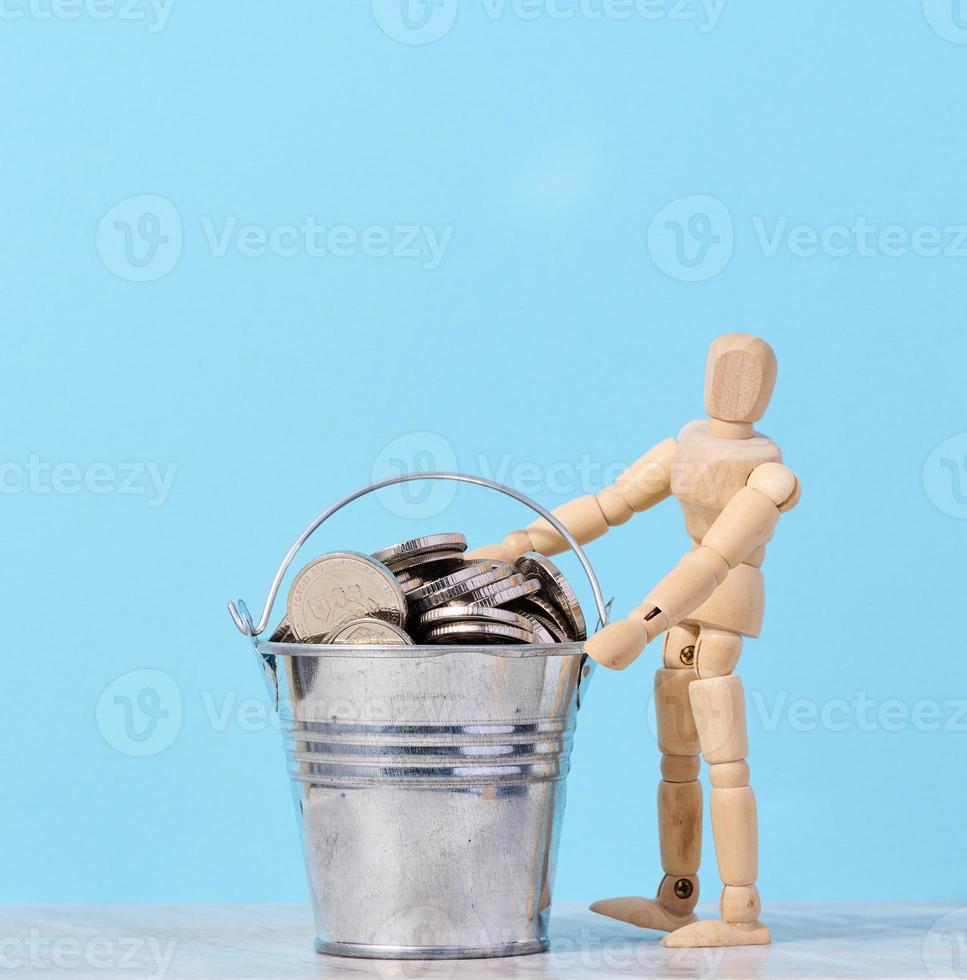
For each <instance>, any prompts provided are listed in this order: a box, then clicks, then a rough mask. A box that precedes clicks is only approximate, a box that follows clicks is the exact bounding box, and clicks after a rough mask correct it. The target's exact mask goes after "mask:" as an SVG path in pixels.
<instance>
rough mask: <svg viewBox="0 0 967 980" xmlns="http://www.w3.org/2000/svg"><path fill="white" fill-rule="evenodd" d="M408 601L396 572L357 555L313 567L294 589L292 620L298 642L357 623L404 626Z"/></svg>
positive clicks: (332, 557)
mask: <svg viewBox="0 0 967 980" xmlns="http://www.w3.org/2000/svg"><path fill="white" fill-rule="evenodd" d="M406 612H407V610H406V597H405V595H404V594H403V590H402V589H401V588H400V585H399V583H398V582H397V581H396V579H395V578H394V577H393V574H392V572H390V570H389V569H388V568H387V567H386V566H385V565H383V564H381V563H380V562H378V561H374V560H373V559H372V558H370V557H368V556H367V555H361V554H358V553H357V552H355V551H337V552H333V553H332V554H329V555H323V556H322V557H321V558H317V559H316V560H315V561H313V562H310V563H309V564H308V565H306V567H305V568H303V569H302V571H301V572H299V574H298V575H297V576H296V578H295V581H294V582H293V583H292V588H291V589H289V600H288V620H289V623H290V624H291V626H292V630H293V632H294V633H295V635H296V637H298V639H300V640H303V641H305V642H309V641H311V639H312V638H313V637H325V636H328V635H329V634H330V633H332V632H333V631H334V630H335V629H337V628H338V627H340V626H342V625H344V624H345V623H348V622H350V621H351V620H354V619H362V618H368V617H375V618H377V619H385V620H386V621H387V622H389V623H393V624H395V625H397V626H403V625H405V623H406Z"/></svg>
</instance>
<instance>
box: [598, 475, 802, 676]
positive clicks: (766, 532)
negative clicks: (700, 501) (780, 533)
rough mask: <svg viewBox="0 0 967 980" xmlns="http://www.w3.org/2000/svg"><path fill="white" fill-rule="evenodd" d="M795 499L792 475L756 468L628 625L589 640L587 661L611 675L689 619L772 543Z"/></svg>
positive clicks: (796, 486)
mask: <svg viewBox="0 0 967 980" xmlns="http://www.w3.org/2000/svg"><path fill="white" fill-rule="evenodd" d="M799 493H800V488H799V480H798V479H797V478H796V474H795V473H793V472H792V470H790V469H788V468H787V467H785V466H783V465H782V463H763V464H762V465H761V466H757V467H756V468H755V469H754V470H753V471H752V473H751V475H750V476H749V479H748V482H747V483H746V485H745V486H744V487H743V488H742V489H741V490H740V491H739V492H738V493H737V494H736V495H735V496H734V497H733V498H732V499H731V500H730V501H729V502H728V503H727V504H726V505H725V508H724V509H723V510H722V513H721V514H719V516H718V517H717V518H716V519H715V521H714V522H713V524H712V526H711V527H710V528H709V529H708V532H707V533H706V535H705V537H704V538H702V543H701V545H700V546H699V547H698V548H696V549H695V550H694V551H690V552H689V553H688V554H687V555H685V557H684V558H682V560H681V561H680V562H679V563H678V564H677V565H676V566H675V568H674V569H672V571H671V572H670V573H669V574H668V575H666V576H665V578H663V579H662V580H661V582H659V583H658V585H657V586H656V587H655V588H654V589H652V591H651V592H650V593H649V594H648V596H647V597H646V598H645V600H644V602H642V603H641V605H640V606H638V607H637V609H635V610H634V611H633V612H632V613H631V615H630V616H629V617H628V618H627V619H623V620H620V621H619V622H617V623H612V624H611V625H610V626H608V627H606V628H605V629H603V630H601V631H600V632H598V633H596V634H595V635H594V636H593V637H591V639H590V640H589V641H588V645H587V650H588V653H589V654H590V655H591V657H593V658H594V659H595V660H596V661H598V663H600V664H603V665H604V666H605V667H611V668H613V669H615V670H622V669H623V668H625V667H627V666H628V665H629V664H630V663H632V662H634V660H636V659H637V657H638V655H639V654H640V653H641V651H642V650H644V648H645V645H646V644H647V643H649V642H650V641H651V640H653V639H654V638H655V637H656V636H658V635H659V634H660V633H663V632H664V631H665V630H667V629H669V628H670V627H672V626H675V625H676V624H677V623H679V622H681V621H682V620H683V619H686V618H687V617H688V616H689V615H691V613H693V612H694V611H695V610H696V609H698V607H699V606H700V605H701V604H702V603H703V602H705V600H706V599H708V598H709V597H710V596H711V595H712V593H713V592H714V591H715V590H716V589H717V588H718V587H719V586H720V585H721V584H722V582H724V581H725V577H726V575H728V573H729V572H730V571H731V570H732V569H733V568H735V566H736V565H738V564H741V563H742V562H744V561H745V560H746V559H747V558H748V557H749V556H750V555H751V554H752V553H753V552H754V551H755V550H756V549H757V548H759V547H761V546H762V545H764V544H765V543H766V542H767V541H768V540H769V539H770V538H771V537H772V531H773V529H774V528H775V526H776V523H777V522H778V520H779V515H780V514H782V513H783V512H785V511H787V510H790V509H791V508H793V507H794V506H795V505H796V503H798V501H799Z"/></svg>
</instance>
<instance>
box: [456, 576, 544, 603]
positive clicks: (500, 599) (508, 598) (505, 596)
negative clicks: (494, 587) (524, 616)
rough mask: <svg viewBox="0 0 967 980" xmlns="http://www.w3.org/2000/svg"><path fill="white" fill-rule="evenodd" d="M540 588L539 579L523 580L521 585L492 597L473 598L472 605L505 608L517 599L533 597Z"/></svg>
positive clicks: (494, 594)
mask: <svg viewBox="0 0 967 980" xmlns="http://www.w3.org/2000/svg"><path fill="white" fill-rule="evenodd" d="M540 588H541V583H540V580H539V579H536V578H529V579H525V580H524V582H523V583H522V584H521V585H514V586H512V587H511V588H508V589H501V590H500V591H498V592H495V593H493V594H492V595H488V596H485V597H483V598H475V599H474V600H473V604H474V605H475V606H489V607H492V606H506V605H507V604H508V603H511V602H515V601H516V600H517V599H523V598H524V597H525V596H530V595H534V593H535V592H539V591H540Z"/></svg>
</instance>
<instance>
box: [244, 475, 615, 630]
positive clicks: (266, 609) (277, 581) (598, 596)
mask: <svg viewBox="0 0 967 980" xmlns="http://www.w3.org/2000/svg"><path fill="white" fill-rule="evenodd" d="M413 480H453V481H455V482H457V483H472V484H475V485H476V486H478V487H487V488H488V489H490V490H497V491H498V492H500V493H504V494H506V495H507V496H508V497H513V498H514V499H515V500H517V501H520V503H522V504H525V505H526V506H527V507H530V509H531V510H533V511H534V512H535V513H537V514H539V515H540V516H541V517H543V518H544V520H546V521H547V522H548V523H549V524H550V525H551V527H553V528H554V530H555V531H557V532H558V534H560V535H561V537H562V538H564V540H565V541H566V542H567V543H568V545H569V547H570V548H571V550H572V551H573V552H574V554H575V555H577V559H578V561H579V562H580V563H581V567H582V568H583V569H584V574H585V575H587V577H588V581H589V582H590V583H591V591H592V592H593V593H594V602H595V605H596V606H597V608H598V628H600V627H602V626H606V625H607V623H608V613H609V612H610V611H611V603H612V602H613V601H614V600H613V599H612V600H608V601H607V602H605V600H604V596H603V594H602V592H601V586H600V585H599V584H598V577H597V575H595V573H594V569H593V568H592V567H591V562H590V561H588V556H587V555H586V554H585V553H584V549H583V548H582V547H581V545H580V544H578V542H577V540H576V539H575V537H574V535H572V534H571V532H570V531H569V530H568V529H567V528H566V527H565V526H564V525H563V524H562V523H561V521H560V520H558V518H556V517H555V516H554V515H553V514H552V513H551V512H550V511H549V510H547V509H546V508H544V507H542V506H541V505H540V504H538V503H536V502H535V501H533V500H531V499H530V497H527V496H525V495H524V494H522V493H520V492H519V491H518V490H514V489H513V488H511V487H507V486H504V485H503V484H501V483H495V482H494V481H493V480H486V479H484V478H483V477H481V476H467V475H465V474H463V473H443V472H427V473H402V474H400V475H399V476H391V477H387V478H386V479H385V480H379V481H377V482H376V483H370V484H369V485H368V486H365V487H362V488H361V489H359V490H354V491H353V492H352V493H350V494H347V495H346V496H345V497H343V498H342V500H338V501H336V503H334V504H333V505H332V506H331V507H329V508H328V509H327V510H324V511H323V512H322V513H321V514H320V515H319V516H318V517H317V518H316V519H315V520H314V521H313V522H312V523H311V524H310V525H309V526H308V527H307V528H306V529H305V530H304V531H303V532H302V534H300V535H299V537H298V538H296V539H295V541H294V542H293V544H292V547H291V548H289V551H288V553H287V554H286V556H285V558H283V559H282V564H281V565H279V570H278V571H277V572H276V573H275V578H274V579H273V580H272V586H271V588H270V589H269V594H268V598H267V599H266V600H265V605H264V606H263V607H262V615H261V617H260V618H259V621H258V623H256V624H253V623H252V617H251V616H250V614H249V611H248V609H247V608H246V605H245V603H244V601H243V600H241V599H239V600H238V602H237V603H234V602H230V603H229V604H228V611H229V614H230V615H231V617H232V622H234V623H235V626H236V627H237V628H238V631H239V632H240V633H241V634H242V635H243V636H248V637H251V639H252V641H253V642H254V640H255V637H257V636H258V635H259V634H261V633H263V632H264V631H265V628H266V627H267V626H268V625H269V617H270V616H271V615H272V607H273V606H274V605H275V600H276V598H277V596H278V594H279V589H280V588H281V586H282V579H283V578H285V573H286V572H287V571H288V570H289V566H290V565H291V564H292V561H293V559H294V558H295V556H296V555H297V554H298V553H299V550H300V549H301V548H302V546H303V545H304V544H305V543H306V541H307V540H308V538H309V536H310V535H311V534H313V532H315V530H316V529H317V528H318V527H319V526H320V525H322V524H323V523H325V521H327V520H329V518H330V517H332V515H333V514H335V513H336V511H338V510H342V508H343V507H345V506H346V504H351V503H352V502H353V501H354V500H356V499H358V498H359V497H364V496H365V495H366V494H368V493H373V491H375V490H382V489H383V488H384V487H390V486H393V485H395V484H397V483H410V482H411V481H413Z"/></svg>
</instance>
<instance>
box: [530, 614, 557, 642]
mask: <svg viewBox="0 0 967 980" xmlns="http://www.w3.org/2000/svg"><path fill="white" fill-rule="evenodd" d="M527 620H528V623H529V624H530V626H529V628H530V631H531V632H532V633H533V634H534V642H535V643H556V642H557V641H556V640H555V639H554V634H553V633H551V631H550V630H549V629H548V628H547V627H546V626H545V625H544V624H543V623H542V622H540V621H539V620H538V618H537V617H536V616H528V617H527Z"/></svg>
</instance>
